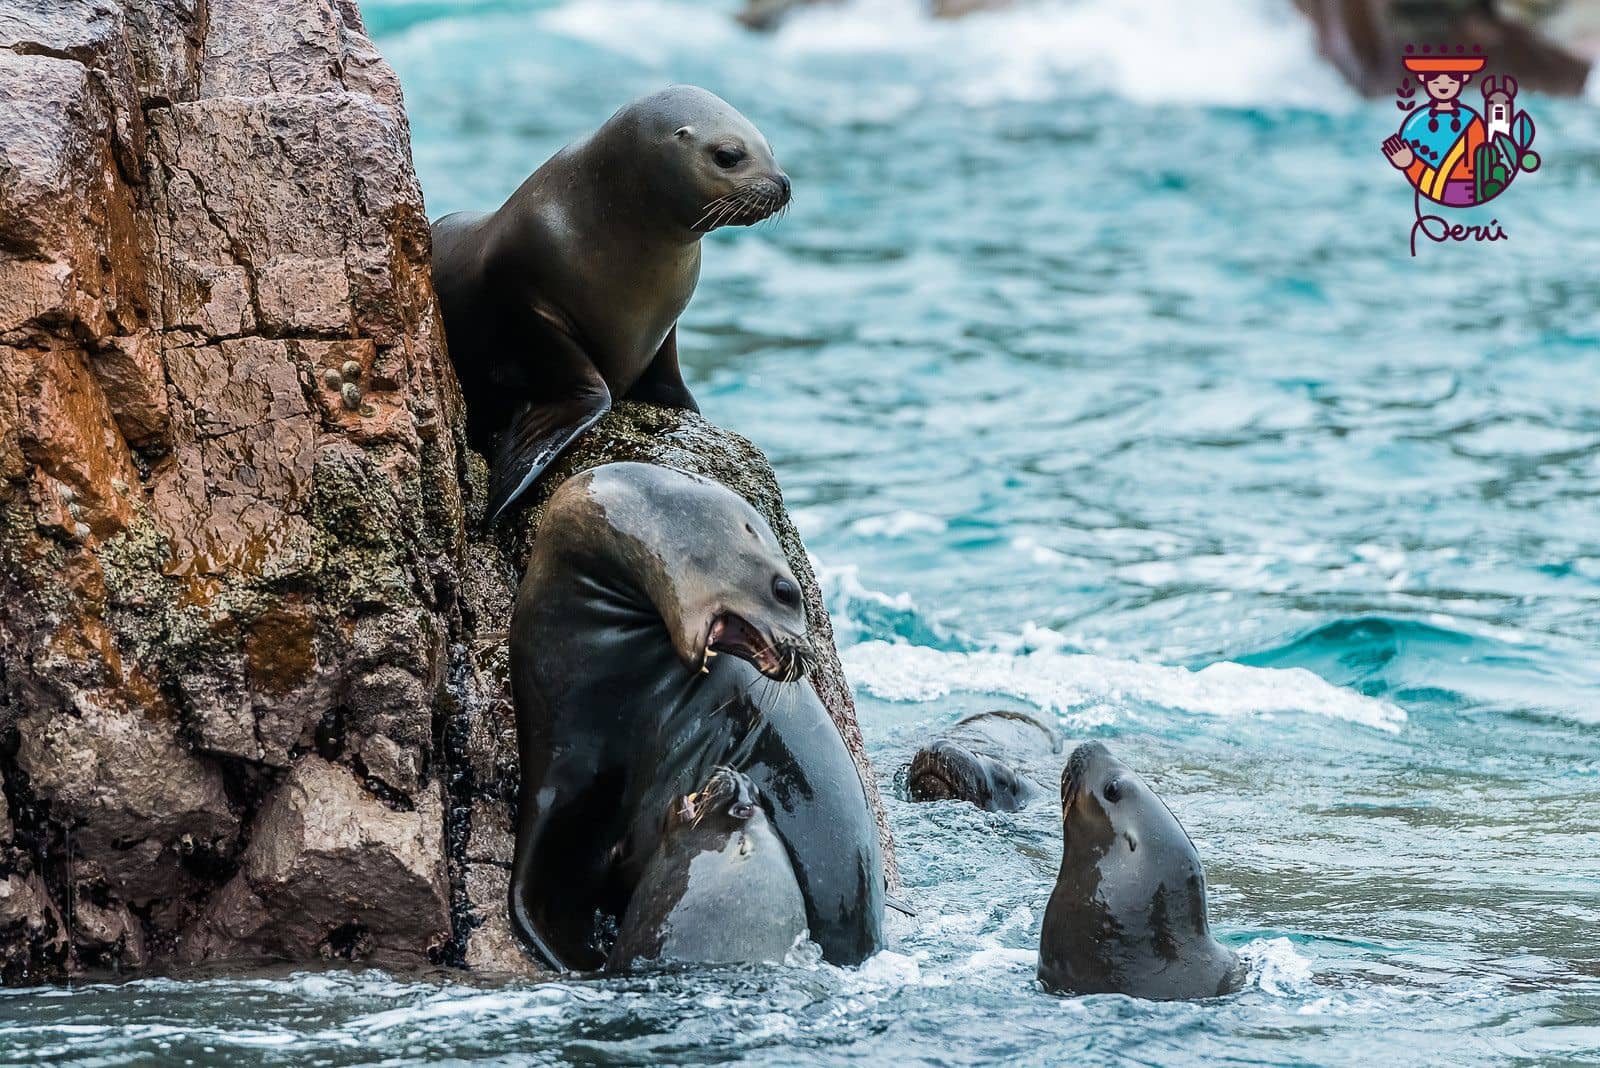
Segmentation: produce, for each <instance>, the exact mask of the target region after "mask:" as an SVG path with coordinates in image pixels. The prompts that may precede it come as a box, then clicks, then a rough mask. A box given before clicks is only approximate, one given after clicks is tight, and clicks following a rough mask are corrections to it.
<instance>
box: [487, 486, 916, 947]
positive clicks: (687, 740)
mask: <svg viewBox="0 0 1600 1068" xmlns="http://www.w3.org/2000/svg"><path fill="white" fill-rule="evenodd" d="M806 633H807V624H806V615H805V608H804V606H803V604H802V601H801V596H800V586H799V583H798V581H797V580H796V579H795V577H794V575H793V573H792V572H791V571H790V570H789V566H788V564H787V563H786V562H785V561H784V558H783V553H782V551H781V550H780V548H779V546H778V542H777V538H776V537H774V536H773V533H772V530H771V528H769V527H768V526H767V523H766V521H765V520H764V519H762V518H761V515H760V514H759V513H758V512H756V510H755V509H754V508H752V507H751V506H750V504H749V503H748V502H746V501H745V500H744V499H743V498H741V497H739V496H738V495H737V494H735V493H734V492H733V491H732V490H729V489H727V488H726V487H724V486H721V485H719V484H717V483H715V482H712V481H711V480H709V479H705V478H700V477H697V476H694V475H687V474H684V473H682V472H679V471H674V470H671V469H669V468H665V467H657V466H653V465H649V464H637V463H615V464H606V465H604V466H601V467H596V468H594V469H592V470H589V471H586V472H584V473H583V474H581V475H578V476H576V477H574V478H572V479H569V480H568V481H567V482H566V483H564V484H563V485H562V486H561V488H560V489H558V490H557V491H556V492H555V493H554V494H553V495H552V496H551V498H550V501H549V503H548V504H547V505H546V508H545V513H544V518H543V520H542V521H541V523H540V527H539V533H538V536H537V538H536V539H535V541H534V546H533V554H532V556H531V558H530V559H529V562H528V569H527V573H526V574H525V575H524V577H523V580H522V585H521V587H520V589H519V591H518V594H517V601H516V606H515V610H514V612H513V616H512V622H511V639H510V641H511V646H510V647H511V684H512V695H513V697H514V699H515V703H516V710H517V741H518V749H519V752H520V756H521V768H522V789H521V796H520V803H519V807H518V815H517V834H516V854H515V857H514V860H513V866H512V877H511V895H510V896H511V919H512V926H513V928H514V929H515V930H516V932H517V933H518V935H519V936H520V937H521V938H522V939H523V941H524V942H526V943H527V944H528V946H529V947H530V948H532V949H533V950H534V951H535V952H536V953H537V954H538V955H539V956H541V957H543V958H544V959H545V960H546V961H547V962H548V963H549V964H550V965H551V966H552V967H555V968H560V969H563V970H570V969H575V968H596V967H599V966H600V965H601V963H602V962H603V961H604V960H605V959H606V955H607V953H608V952H609V950H610V948H611V942H612V941H613V940H614V936H613V933H612V932H613V930H614V925H615V923H616V922H617V921H618V920H619V919H620V918H622V917H623V916H624V915H625V913H626V911H627V908H628V906H629V902H630V899H631V897H632V895H633V893H634V890H635V888H636V887H637V886H638V885H639V883H640V880H641V879H642V878H643V875H644V872H645V870H646V868H647V866H648V864H649V861H650V858H651V857H652V856H653V855H654V854H655V853H656V850H657V847H658V845H659V844H660V840H661V833H662V826H661V814H662V813H663V812H665V811H666V809H667V806H668V805H669V804H671V803H672V802H673V801H675V800H676V799H677V798H679V797H681V796H682V795H683V794H686V793H688V792H689V791H690V790H692V789H693V788H694V787H696V786H697V785H699V784H700V783H703V782H705V781H706V778H707V776H708V775H709V774H710V773H711V771H712V770H713V769H714V768H716V767H717V766H719V765H730V766H733V767H738V768H740V769H742V770H743V771H744V773H745V774H746V775H748V776H749V777H750V780H751V782H753V783H754V784H755V786H756V788H757V789H759V790H760V792H761V796H762V797H763V798H765V799H766V801H767V803H768V806H769V816H770V819H771V822H772V828H773V830H774V831H775V832H776V834H777V836H778V838H779V839H780V840H781V841H782V842H783V844H784V846H785V848H786V849H787V850H788V852H789V857H790V861H791V863H792V864H793V866H794V873H795V879H796V881H797V882H798V884H799V886H800V893H801V896H802V898H803V899H804V900H805V906H806V923H807V926H808V927H809V929H810V931H811V937H812V939H813V940H814V941H815V942H816V943H817V944H818V945H819V946H820V947H821V948H822V952H823V956H824V957H825V958H826V959H827V960H829V961H831V962H833V963H836V964H854V963H857V962H859V961H861V960H863V959H865V958H866V957H867V956H868V955H870V954H871V953H873V952H875V951H876V950H877V949H878V948H879V947H880V945H881V943H882V928H883V907H884V899H885V892H884V889H885V888H884V879H883V859H882V856H881V854H880V851H879V846H878V831H877V825H876V824H875V823H874V821H873V817H872V810H871V808H870V807H869V803H868V800H867V793H866V788H865V787H864V786H863V784H862V781H861V778H860V775H859V774H858V773H857V771H856V767H855V764H854V762H852V760H851V759H850V753H849V751H848V750H847V749H846V748H845V744H844V740H843V739H842V738H841V737H840V736H839V731H838V729H837V728H836V727H835V726H834V724H833V721H832V720H831V719H830V718H829V717H828V713H827V710H826V709H825V708H824V707H823V705H822V702H821V701H820V700H819V699H818V698H817V695H816V692H815V691H814V690H813V689H812V687H811V685H810V683H809V682H808V681H807V680H806V679H805V678H804V677H803V676H804V675H805V673H806V671H807V670H808V669H809V667H810V664H811V659H812V654H811V647H810V643H809V642H808V640H807V637H806ZM719 654H725V655H719Z"/></svg>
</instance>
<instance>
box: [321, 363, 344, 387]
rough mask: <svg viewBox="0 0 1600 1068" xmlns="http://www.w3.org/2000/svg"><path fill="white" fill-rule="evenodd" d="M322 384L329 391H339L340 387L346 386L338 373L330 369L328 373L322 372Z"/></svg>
mask: <svg viewBox="0 0 1600 1068" xmlns="http://www.w3.org/2000/svg"><path fill="white" fill-rule="evenodd" d="M322 383H323V385H325V386H327V387H328V388H329V389H338V388H339V387H340V386H342V385H344V379H343V378H341V377H339V372H338V371H335V370H334V369H333V368H331V367H330V368H328V369H327V370H326V371H324V372H322Z"/></svg>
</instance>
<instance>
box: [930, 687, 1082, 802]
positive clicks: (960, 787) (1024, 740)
mask: <svg viewBox="0 0 1600 1068" xmlns="http://www.w3.org/2000/svg"><path fill="white" fill-rule="evenodd" d="M1061 748H1062V739H1061V732H1060V731H1057V730H1056V729H1055V728H1054V727H1052V726H1050V725H1049V724H1047V723H1045V722H1043V721H1042V720H1039V719H1036V718H1034V717H1033V716H1030V715H1028V714H1027V713H1025V712H1013V711H1010V710H1009V709H996V710H995V711H993V712H980V713H978V714H977V715H974V716H968V717H967V718H966V719H963V720H961V721H960V722H958V723H956V724H955V725H954V726H953V727H951V728H949V729H948V730H946V731H945V732H944V733H943V734H941V735H940V736H939V737H938V738H936V739H934V740H933V742H931V743H930V744H928V745H926V746H924V747H923V748H922V749H919V750H918V751H917V753H916V755H915V756H913V757H912V758H911V764H910V766H909V767H908V768H907V769H906V790H907V792H908V793H909V794H910V795H911V800H913V801H948V800H960V801H970V802H971V803H972V804H974V805H977V806H978V807H979V808H982V809H988V810H989V811H991V812H1015V811H1017V810H1018V809H1020V808H1024V807H1026V806H1027V805H1028V804H1030V803H1031V802H1033V801H1034V800H1035V799H1037V798H1038V797H1040V796H1041V795H1042V794H1043V793H1044V790H1043V788H1042V787H1040V786H1039V785H1038V784H1037V783H1035V782H1034V781H1033V779H1032V778H1030V777H1029V776H1028V775H1027V774H1024V772H1023V771H1020V770H1018V767H1027V768H1028V770H1030V771H1031V770H1033V769H1034V768H1036V767H1038V766H1039V765H1040V764H1041V763H1043V762H1045V761H1047V760H1049V758H1051V757H1052V756H1054V755H1056V754H1058V753H1060V752H1061Z"/></svg>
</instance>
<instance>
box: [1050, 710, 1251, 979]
mask: <svg viewBox="0 0 1600 1068" xmlns="http://www.w3.org/2000/svg"><path fill="white" fill-rule="evenodd" d="M1061 823H1062V837H1063V838H1064V843H1063V848H1062V855H1061V873H1060V874H1059V875H1058V876H1057V877H1056V888H1055V891H1054V892H1053V893H1052V894H1051V895H1050V904H1049V907H1048V908H1046V909H1045V914H1044V931H1043V934H1042V935H1041V936H1040V940H1039V981H1040V982H1042V983H1043V984H1044V985H1045V986H1046V987H1047V988H1048V989H1050V990H1052V991H1054V992H1056V993H1064V994H1103V993H1120V994H1131V995H1132V996H1134V997H1140V998H1150V999H1152V1000H1157V1001H1173V1000H1179V999H1184V998H1209V997H1216V996H1217V995H1219V994H1227V993H1231V992H1232V991H1235V990H1237V989H1239V987H1240V986H1242V985H1243V983H1244V977H1245V969H1244V966H1243V965H1242V964H1241V963H1240V962H1239V958H1238V956H1237V955H1235V954H1234V952H1233V951H1232V950H1230V949H1228V948H1227V947H1226V946H1224V945H1222V944H1221V943H1220V942H1218V941H1217V940H1216V939H1215V938H1212V937H1211V925H1210V922H1209V920H1208V919H1207V918H1206V874H1205V871H1204V869H1202V868H1201V866H1200V856H1199V854H1198V853H1196V852H1195V848H1194V843H1193V842H1191V841H1189V836H1188V835H1187V834H1186V833H1184V830H1183V827H1182V826H1181V825H1180V824H1179V823H1178V820H1177V817H1175V816H1174V815H1173V814H1172V812H1171V811H1170V810H1169V809H1168V808H1167V806H1166V804H1165V803H1164V802H1163V801H1162V800H1161V798H1159V797H1157V796H1156V794H1155V792H1154V791H1152V790H1151V789H1150V787H1149V786H1147V785H1145V782H1144V780H1143V779H1141V778H1139V776H1138V775H1136V774H1134V773H1133V771H1131V770H1130V769H1129V768H1128V767H1126V766H1125V765H1124V764H1123V763H1122V762H1121V761H1119V760H1118V759H1117V758H1116V757H1114V756H1112V755H1111V753H1110V751H1109V750H1108V749H1106V747H1105V746H1103V745H1101V744H1100V743H1099V742H1088V743H1085V744H1084V745H1080V746H1079V747H1078V748H1077V749H1075V750H1073V753H1072V756H1071V758H1070V759H1069V760H1068V761H1067V768H1066V771H1065V772H1064V773H1063V774H1062V776H1061Z"/></svg>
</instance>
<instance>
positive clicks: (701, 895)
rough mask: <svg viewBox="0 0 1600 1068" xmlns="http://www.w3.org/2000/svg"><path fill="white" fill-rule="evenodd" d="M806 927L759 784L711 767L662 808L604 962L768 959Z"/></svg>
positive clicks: (616, 966)
mask: <svg viewBox="0 0 1600 1068" xmlns="http://www.w3.org/2000/svg"><path fill="white" fill-rule="evenodd" d="M805 929H806V903H805V900H804V899H803V898H802V897H801V896H800V886H799V884H798V883H796V882H795V877H794V867H793V866H792V865H791V864H790V863H789V854H788V852H787V851H785V850H784V848H783V843H782V842H780V841H779V840H778V836H777V835H776V834H774V833H773V830H772V825H771V824H770V823H769V822H767V814H766V812H765V811H763V810H762V808H761V798H760V791H758V790H757V789H756V785H755V783H753V782H751V781H750V778H749V776H747V775H742V774H740V773H739V772H737V771H734V770H732V769H731V768H718V769H717V770H716V771H714V772H712V774H711V778H710V779H708V780H706V784H705V785H704V786H702V787H701V788H700V789H699V790H697V791H696V792H695V793H692V794H689V795H687V796H685V797H681V798H679V799H678V800H677V801H676V802H674V803H673V804H672V805H671V806H670V808H669V809H668V814H667V818H666V826H665V830H664V831H663V832H662V835H661V841H660V843H659V844H658V845H657V846H656V851H655V854H654V855H653V856H652V857H651V858H650V860H649V862H648V863H647V864H646V866H645V870H644V874H643V875H642V876H641V877H640V879H639V885H638V886H637V887H635V888H634V891H633V898H632V900H630V901H629V902H628V912H627V915H626V916H625V917H624V918H623V921H622V931H621V934H619V935H618V937H617V942H616V944H615V945H614V946H612V947H611V955H610V956H609V957H608V958H607V960H606V968H607V969H608V970H611V971H623V970H626V969H627V968H629V967H631V966H633V965H635V964H637V963H639V962H642V961H654V962H658V963H668V962H679V963H700V964H737V963H740V962H744V961H751V962H754V961H768V962H777V961H781V960H783V958H784V957H785V956H786V955H787V954H788V952H789V950H791V949H793V948H794V945H795V942H796V941H798V940H799V938H800V936H801V935H803V934H804V933H805Z"/></svg>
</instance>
